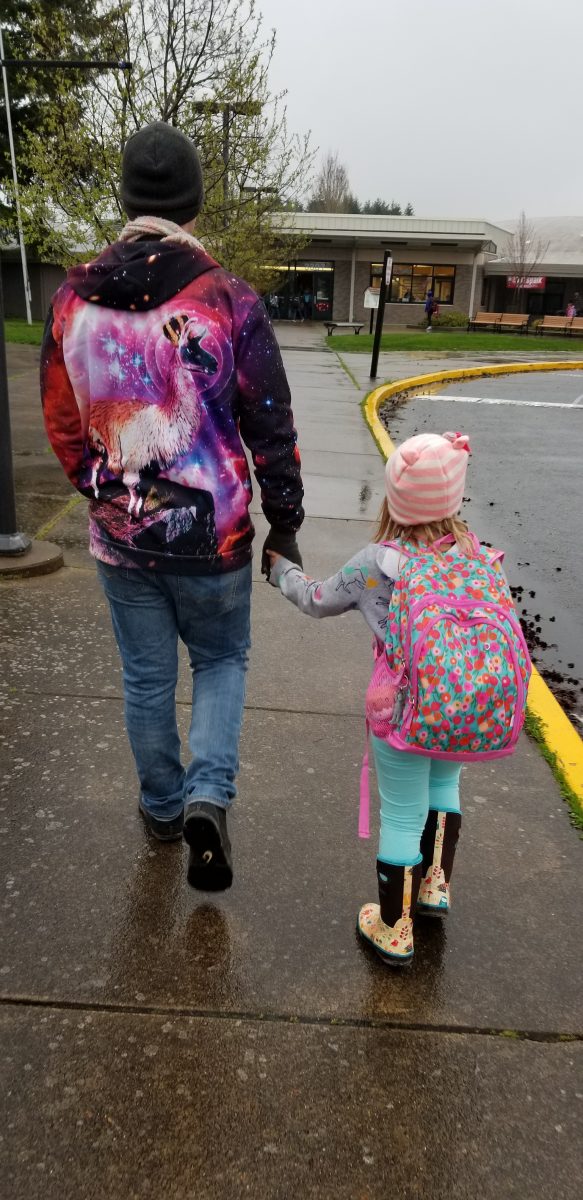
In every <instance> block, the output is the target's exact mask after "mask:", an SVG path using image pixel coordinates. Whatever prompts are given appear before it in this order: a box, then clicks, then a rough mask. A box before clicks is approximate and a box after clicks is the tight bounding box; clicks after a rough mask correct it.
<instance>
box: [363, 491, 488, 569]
mask: <svg viewBox="0 0 583 1200" xmlns="http://www.w3.org/2000/svg"><path fill="white" fill-rule="evenodd" d="M448 533H449V534H451V535H452V537H453V538H455V542H456V545H457V546H458V548H459V549H460V550H461V552H462V554H465V555H466V557H467V558H474V555H475V551H474V547H473V545H472V539H471V537H470V534H469V531H468V527H467V525H466V523H465V521H462V520H461V519H460V517H444V518H443V520H442V521H428V522H427V523H426V524H422V525H399V523H398V521H395V520H394V519H393V517H392V516H391V514H390V512H389V504H388V500H387V499H386V497H385V499H384V500H383V503H382V507H381V511H380V513H379V518H378V524H377V527H376V530H375V534H374V541H375V542H394V541H399V542H412V543H413V545H414V546H431V545H432V544H433V542H437V541H439V538H442V537H446V535H447V534H448ZM437 553H439V551H437Z"/></svg>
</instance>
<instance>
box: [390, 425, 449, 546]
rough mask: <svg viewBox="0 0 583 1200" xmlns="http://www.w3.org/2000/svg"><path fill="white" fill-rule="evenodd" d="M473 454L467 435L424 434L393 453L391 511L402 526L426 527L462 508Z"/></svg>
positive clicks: (404, 443) (408, 440)
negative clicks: (468, 466)
mask: <svg viewBox="0 0 583 1200" xmlns="http://www.w3.org/2000/svg"><path fill="white" fill-rule="evenodd" d="M469 453H470V439H469V438H468V437H466V435H465V433H444V434H443V437H442V436H441V435H440V434H437V433H420V434H418V436H417V437H412V438H408V439H407V441H406V442H403V444H402V446H398V447H397V449H396V450H395V451H394V453H393V454H391V457H390V458H389V460H388V462H387V466H386V469H385V484H386V489H387V500H388V502H389V512H390V514H391V516H392V518H393V520H394V521H398V523H399V525H426V524H428V523H429V522H430V521H442V520H443V519H444V518H445V517H453V516H455V514H456V513H457V512H459V510H460V508H461V503H462V500H463V495H464V485H465V481H466V468H467V465H468V457H469Z"/></svg>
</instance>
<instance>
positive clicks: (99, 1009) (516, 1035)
mask: <svg viewBox="0 0 583 1200" xmlns="http://www.w3.org/2000/svg"><path fill="white" fill-rule="evenodd" d="M11 1006H12V1007H15V1008H42V1009H48V1010H50V1011H53V1012H92V1013H99V1014H102V1013H104V1014H109V1013H112V1014H114V1015H117V1016H134V1017H152V1016H156V1017H190V1018H194V1019H195V1020H211V1021H249V1022H256V1023H258V1024H262V1025H288V1026H290V1025H300V1026H306V1027H310V1026H316V1027H322V1026H323V1027H324V1028H330V1029H339V1028H340V1029H342V1028H344V1029H374V1030H379V1031H386V1032H390V1033H439V1034H453V1035H457V1036H462V1037H464V1036H465V1037H467V1036H468V1035H473V1036H477V1037H494V1038H503V1039H504V1040H508V1041H522V1042H544V1043H547V1044H550V1045H553V1044H555V1045H557V1044H565V1043H568V1042H570V1043H573V1042H583V1033H564V1032H561V1031H560V1030H552V1029H551V1030H537V1029H511V1028H507V1027H504V1026H501V1025H500V1026H496V1025H454V1024H450V1023H448V1022H446V1021H443V1022H438V1023H436V1024H434V1025H432V1024H431V1023H430V1022H429V1021H399V1020H396V1019H394V1018H390V1017H339V1016H333V1015H328V1016H318V1015H317V1014H315V1013H292V1012H286V1013H265V1012H253V1011H252V1010H250V1009H237V1010H233V1011H228V1010H227V1009H213V1008H208V1009H207V1008H197V1007H192V1008H190V1007H188V1005H175V1006H168V1005H165V1004H141V1005H140V1004H122V1003H120V1002H119V1001H117V1002H116V1001H111V1002H108V1001H102V1002H98V1001H96V1000H95V1001H86V1000H56V999H44V1000H43V999H41V998H40V997H37V996H26V995H20V996H12V997H11V996H7V995H4V996H0V1007H1V1008H9V1007H11Z"/></svg>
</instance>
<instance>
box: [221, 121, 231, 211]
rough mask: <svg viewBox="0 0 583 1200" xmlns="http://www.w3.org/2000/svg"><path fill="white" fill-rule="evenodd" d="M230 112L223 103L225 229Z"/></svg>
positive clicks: (227, 200)
mask: <svg viewBox="0 0 583 1200" xmlns="http://www.w3.org/2000/svg"><path fill="white" fill-rule="evenodd" d="M229 119H230V112H229V105H228V104H225V106H224V108H223V163H224V167H225V173H224V175H223V208H224V214H223V227H224V229H226V228H227V227H228V224H229V218H228V210H229V132H230V124H229Z"/></svg>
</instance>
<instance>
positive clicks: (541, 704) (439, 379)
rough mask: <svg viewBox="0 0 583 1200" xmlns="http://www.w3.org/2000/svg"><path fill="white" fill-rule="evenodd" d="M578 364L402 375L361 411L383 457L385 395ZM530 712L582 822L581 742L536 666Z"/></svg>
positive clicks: (388, 449) (389, 448) (386, 452)
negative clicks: (382, 409) (404, 376)
mask: <svg viewBox="0 0 583 1200" xmlns="http://www.w3.org/2000/svg"><path fill="white" fill-rule="evenodd" d="M581 369H583V362H580V361H577V362H573V361H570V362H568V363H561V362H557V363H555V362H552V363H507V364H505V363H496V364H495V365H492V366H489V367H488V366H485V367H468V368H461V369H459V370H450V371H436V372H434V373H433V374H431V375H413V376H411V377H410V378H409V379H400V380H399V381H398V382H397V383H386V384H382V385H381V386H380V387H377V388H374V390H373V391H372V392H369V394H368V396H365V398H364V400H363V402H362V412H363V416H364V419H365V421H366V423H367V425H368V427H369V429H370V431H371V433H372V436H373V438H374V440H375V442H376V444H377V446H378V448H379V450H380V452H381V454H382V455H383V457H384V458H385V459H386V458H389V456H390V455H391V454H392V453H393V450H394V449H395V445H394V442H392V441H391V438H390V437H389V435H388V433H387V431H386V429H385V427H384V425H383V424H382V422H381V420H380V419H379V415H378V410H379V408H380V406H381V404H382V403H384V401H385V400H389V399H390V397H391V396H402V395H404V394H407V395H408V396H413V395H414V394H415V392H416V391H420V390H422V391H423V392H425V393H427V392H428V391H439V387H440V385H441V384H444V383H448V382H450V381H451V380H456V379H477V378H479V377H480V376H483V375H511V374H517V373H518V372H522V373H524V372H528V371H565V370H581ZM430 385H432V386H430ZM528 713H529V714H530V715H531V717H533V718H534V722H535V724H536V726H537V735H536V736H537V740H540V742H541V744H542V746H543V747H544V748H545V749H546V751H547V757H548V755H550V756H551V759H552V762H551V765H552V767H553V769H554V773H555V775H556V778H557V780H558V782H559V785H560V787H561V790H562V792H563V795H564V797H565V799H566V800H567V801H568V802H569V804H570V805H571V808H572V809H573V811H574V814H575V820H576V821H577V823H578V824H580V823H581V820H582V818H583V741H582V739H581V738H580V736H579V734H578V732H577V730H576V729H575V726H574V725H572V724H571V721H570V720H569V718H568V716H567V714H566V713H565V712H564V711H563V709H562V708H561V705H560V704H559V702H558V700H556V699H555V697H554V696H553V693H552V692H551V690H550V688H549V687H547V684H546V683H545V681H544V679H543V678H542V676H541V675H540V674H539V672H538V671H537V669H536V667H535V666H533V668H532V678H531V681H530V686H529V689H528Z"/></svg>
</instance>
